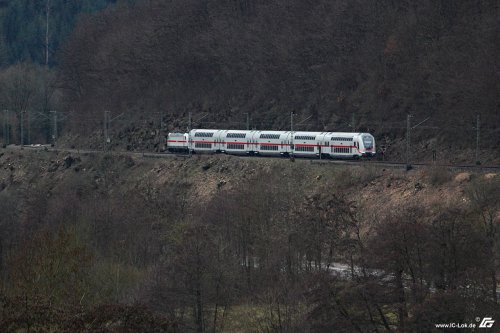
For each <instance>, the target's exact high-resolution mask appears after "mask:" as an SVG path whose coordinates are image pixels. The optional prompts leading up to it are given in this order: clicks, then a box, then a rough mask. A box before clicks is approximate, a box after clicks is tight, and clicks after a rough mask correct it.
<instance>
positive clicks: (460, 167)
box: [4, 145, 500, 173]
mask: <svg viewBox="0 0 500 333" xmlns="http://www.w3.org/2000/svg"><path fill="white" fill-rule="evenodd" d="M22 149H25V150H27V151H48V152H65V153H70V154H78V155H90V154H102V153H103V151H102V150H89V149H71V148H53V147H50V146H48V145H36V146H24V147H20V146H18V145H9V146H7V147H6V148H4V150H17V151H21V150H22ZM106 153H108V154H112V155H117V156H120V155H127V156H134V157H138V158H146V159H162V158H189V157H190V156H189V155H188V154H175V153H152V152H131V151H107V152H106ZM196 156H202V157H204V156H206V157H209V156H213V155H211V154H196ZM231 156H233V157H237V158H257V159H276V157H269V156H239V155H231ZM290 160H291V161H294V159H290ZM296 160H301V161H309V163H311V164H317V165H346V166H361V165H362V166H376V167H381V168H388V169H407V170H408V168H407V164H406V163H404V162H393V161H374V160H333V159H306V158H296ZM429 167H438V168H446V169H448V170H450V171H470V172H480V173H487V172H500V166H496V165H467V164H442V163H412V164H411V169H419V168H429Z"/></svg>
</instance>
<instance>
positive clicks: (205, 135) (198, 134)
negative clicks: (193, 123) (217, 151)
mask: <svg viewBox="0 0 500 333" xmlns="http://www.w3.org/2000/svg"><path fill="white" fill-rule="evenodd" d="M194 136H195V137H197V138H211V137H213V136H214V133H207V132H196V133H195V134H194Z"/></svg>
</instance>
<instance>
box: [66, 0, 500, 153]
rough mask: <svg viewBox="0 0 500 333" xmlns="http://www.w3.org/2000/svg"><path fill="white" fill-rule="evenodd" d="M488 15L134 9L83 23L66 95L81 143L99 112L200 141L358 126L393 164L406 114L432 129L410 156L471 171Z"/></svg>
mask: <svg viewBox="0 0 500 333" xmlns="http://www.w3.org/2000/svg"><path fill="white" fill-rule="evenodd" d="M495 6H496V5H495V2H494V1H480V2H477V3H469V2H463V1H462V2H453V3H449V2H446V1H420V2H418V4H416V3H414V2H412V1H402V2H398V3H394V2H393V1H377V2H374V1H366V0H358V1H344V0H336V1H330V0H321V1H304V0H292V1H290V0H286V1H285V0H283V1H282V0H274V1H246V0H238V1H230V2H229V1H222V2H206V1H197V0H188V1H186V0H182V1H181V0H175V1H170V2H164V1H155V0H153V1H143V2H138V3H137V4H136V5H133V6H117V7H113V8H112V9H110V10H107V11H104V12H102V13H99V14H98V15H95V16H92V17H88V18H87V19H86V20H83V21H82V22H80V24H79V25H78V27H77V28H76V31H75V33H74V34H73V36H72V38H71V40H70V41H69V43H68V44H67V45H66V46H65V48H64V51H63V52H62V53H61V60H62V61H61V68H60V69H61V87H62V88H63V89H64V92H65V97H66V102H67V108H68V109H71V110H74V113H73V114H72V120H73V121H72V125H73V126H72V128H73V130H74V131H76V132H79V133H80V132H82V131H83V132H84V131H85V129H89V130H90V131H92V130H93V129H95V128H96V126H99V127H98V128H101V123H102V119H103V112H104V110H110V111H111V113H112V114H115V115H118V114H121V113H124V116H123V117H122V118H120V119H119V120H117V122H116V123H115V124H114V126H113V128H114V129H115V130H117V131H118V130H125V131H134V129H137V128H144V127H148V126H151V127H152V128H154V129H158V128H159V127H160V126H163V128H164V130H165V129H166V128H167V127H168V130H184V129H185V128H186V127H187V125H188V124H187V118H188V113H189V112H192V113H193V119H194V120H195V122H194V123H193V126H196V127H198V128H201V127H212V128H213V127H224V128H244V127H245V120H246V116H247V115H246V114H247V113H248V114H249V117H250V118H251V121H250V123H251V127H253V128H257V129H272V128H274V129H286V128H288V127H289V123H290V113H291V112H295V113H296V116H295V119H296V123H299V122H300V121H301V120H304V119H307V121H305V122H303V123H302V124H300V125H297V128H298V129H303V130H319V131H321V130H337V131H341V130H352V129H353V127H352V124H354V128H355V129H357V130H362V131H369V132H372V133H374V134H375V136H376V137H377V138H378V139H379V142H380V143H384V144H385V145H386V146H389V147H394V148H393V149H392V150H393V154H394V155H395V157H396V158H397V157H398V156H400V155H402V154H401V151H402V150H403V149H404V144H402V141H403V140H404V133H405V130H406V116H407V114H408V113H410V114H412V115H413V118H412V124H413V125H416V124H418V123H420V122H421V121H423V120H425V119H426V118H429V120H428V121H426V122H425V123H424V124H422V125H421V126H419V127H417V128H416V129H415V131H414V136H413V139H414V142H415V143H416V145H415V148H416V149H417V151H416V156H419V157H422V158H424V157H425V158H429V157H430V156H431V154H432V153H431V151H432V150H433V149H435V150H438V151H440V152H445V153H447V157H446V158H447V159H453V158H454V156H460V157H459V159H467V160H471V158H472V156H471V155H473V154H464V150H468V149H474V147H475V130H474V126H475V124H476V115H477V114H479V115H480V117H481V125H480V126H481V130H482V132H481V133H482V137H481V139H482V141H481V147H482V149H484V150H485V154H484V155H485V156H491V155H492V153H493V154H498V150H497V149H495V148H496V147H498V145H499V143H500V142H499V138H500V135H499V132H498V127H499V124H500V115H499V112H498V107H499V103H498V102H499V101H498V82H499V80H498V73H497V72H495V71H494V70H492V68H495V67H496V64H497V56H496V55H497V47H496V45H497V41H496V14H495V13H496V10H495V8H496V7H495ZM202 117H203V120H202V121H196V120H197V119H200V118H202ZM309 117H310V118H309ZM160 118H161V119H162V124H161V125H160V122H159V120H158V119H160ZM353 118H354V120H353ZM115 134H116V133H115ZM87 135H88V134H87V133H86V134H85V136H87ZM115 138H116V136H115ZM492 147H493V148H492ZM472 159H473V158H472Z"/></svg>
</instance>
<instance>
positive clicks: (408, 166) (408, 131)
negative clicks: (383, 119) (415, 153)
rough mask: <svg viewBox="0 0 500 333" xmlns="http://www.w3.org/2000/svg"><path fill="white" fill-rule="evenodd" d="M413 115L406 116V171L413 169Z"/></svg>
mask: <svg viewBox="0 0 500 333" xmlns="http://www.w3.org/2000/svg"><path fill="white" fill-rule="evenodd" d="M410 119H411V115H410V114H408V115H407V116H406V171H408V170H410V169H411V164H410V131H411V122H410Z"/></svg>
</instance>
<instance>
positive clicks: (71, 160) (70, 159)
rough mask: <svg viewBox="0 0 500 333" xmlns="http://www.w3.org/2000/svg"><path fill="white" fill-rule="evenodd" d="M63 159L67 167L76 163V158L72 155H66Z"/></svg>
mask: <svg viewBox="0 0 500 333" xmlns="http://www.w3.org/2000/svg"><path fill="white" fill-rule="evenodd" d="M63 161H64V166H65V168H66V169H67V168H69V167H71V166H72V165H73V163H75V159H74V158H73V157H72V156H71V155H68V156H66V157H65V158H64V159H63Z"/></svg>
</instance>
